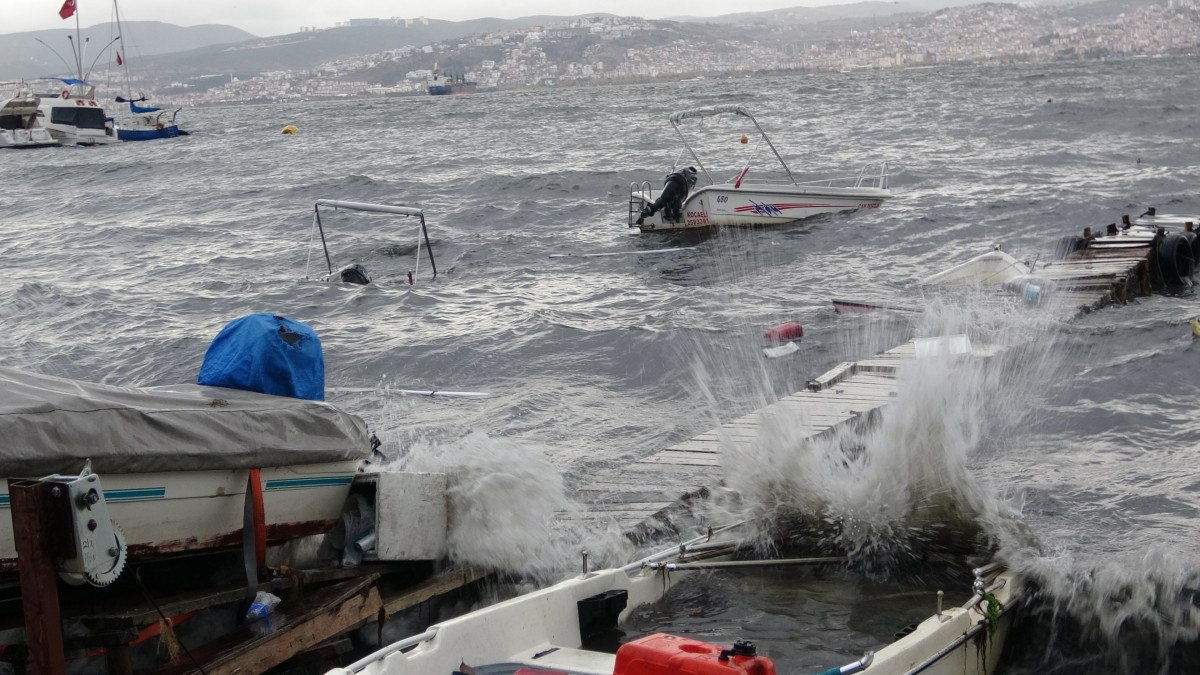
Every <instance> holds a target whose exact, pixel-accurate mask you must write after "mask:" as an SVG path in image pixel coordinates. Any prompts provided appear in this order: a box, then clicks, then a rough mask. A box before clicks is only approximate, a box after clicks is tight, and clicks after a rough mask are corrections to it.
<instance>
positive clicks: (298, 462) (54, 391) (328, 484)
mask: <svg viewBox="0 0 1200 675" xmlns="http://www.w3.org/2000/svg"><path fill="white" fill-rule="evenodd" d="M260 316H263V315H252V317H247V319H251V318H255V317H260ZM276 319H279V320H280V323H279V326H278V328H283V327H285V324H284V321H285V320H283V318H282V317H276ZM232 325H234V324H231V326H232ZM264 325H265V326H266V328H269V329H271V333H272V334H277V335H278V336H279V338H278V339H280V340H284V341H287V340H289V335H290V334H289V333H287V332H284V331H282V330H277V329H276V328H275V324H274V323H271V321H270V320H267V321H266V322H265V324H264ZM287 325H291V324H287ZM265 333H266V331H265V329H264V334H265ZM220 339H221V338H220V337H218V340H220ZM288 344H291V342H290V341H289V343H288ZM298 344H299V343H298ZM216 345H217V343H216V342H214V347H216ZM317 348H318V349H319V345H318V347H317ZM276 351H279V350H278V349H277V350H276ZM214 353H215V352H214V351H213V349H210V354H214ZM239 353H244V350H243V351H242V352H239ZM228 361H229V360H228V359H224V360H213V361H212V362H213V363H216V364H217V365H227V364H228ZM270 361H271V357H270V356H263V357H262V359H261V361H260V362H270ZM209 363H210V360H209V359H208V358H206V365H205V368H208V367H209V365H208V364H209ZM230 367H236V366H230ZM271 373H276V376H278V374H277V371H270V372H269V373H268V375H270V374H271ZM201 377H202V381H211V380H207V379H204V378H205V377H207V376H206V371H205V370H204V369H202V371H201ZM322 382H323V377H322ZM264 390H266V391H270V389H266V388H260V389H259V391H264ZM0 435H2V436H3V437H4V438H5V439H7V442H6V444H5V448H4V451H3V452H0V476H3V477H5V478H10V479H11V478H32V479H40V478H42V477H45V476H49V475H59V474H77V473H80V471H81V468H82V467H84V466H89V467H90V470H89V473H94V474H95V475H97V476H100V477H101V478H102V479H103V491H102V493H103V498H104V500H105V501H106V502H107V504H108V513H109V514H110V515H111V517H112V520H113V522H114V523H116V525H117V526H118V527H119V529H120V530H121V531H123V537H124V541H125V542H126V543H127V545H128V549H129V556H130V559H131V560H135V561H136V560H138V559H142V560H146V559H153V558H157V557H161V556H165V555H169V554H176V553H184V552H188V553H197V552H201V551H205V550H214V549H221V548H228V547H233V546H236V545H237V544H239V543H242V542H243V529H244V528H245V526H246V525H247V520H246V518H247V515H246V514H247V512H248V511H249V508H250V505H251V504H252V503H253V506H254V507H255V509H256V511H257V514H256V515H255V517H254V523H253V524H254V526H255V529H256V530H259V531H261V532H262V535H263V539H264V541H263V542H262V544H263V546H264V547H265V545H266V544H270V543H279V542H283V541H287V540H290V539H295V538H298V537H303V536H308V535H314V534H321V533H325V532H328V531H330V530H331V529H332V528H333V526H334V525H335V523H336V522H337V521H338V519H339V518H340V515H341V510H342V506H343V503H344V502H345V501H346V498H347V495H348V493H349V491H350V485H351V482H352V481H353V480H354V477H355V476H356V475H357V473H358V472H359V470H360V469H361V468H362V465H363V461H364V460H365V459H367V457H368V456H369V455H370V454H371V451H372V446H371V441H370V437H369V435H368V432H367V430H366V425H365V424H364V423H363V421H362V420H361V419H360V418H358V417H357V416H354V415H351V414H349V413H346V412H343V411H342V410H340V409H338V408H336V407H334V406H332V405H330V404H328V403H324V402H323V401H319V400H311V399H304V398H295V397H294V396H283V395H272V394H265V393H258V392H257V391H248V390H246V389H244V388H237V389H235V388H230V386H210V385H199V384H185V385H174V386H166V387H149V388H134V387H117V386H110V385H103V384H94V383H87V382H79V381H76V380H70V379H66V378H61V377H52V376H49V375H41V374H36V373H30V372H25V371H21V370H16V369H13V368H0ZM0 489H3V490H4V492H3V494H0V511H3V512H8V511H9V510H10V508H11V507H12V504H11V501H10V494H9V486H8V485H7V483H5V487H3V488H0ZM16 558H17V551H16V543H15V541H14V534H13V524H12V518H11V515H10V513H0V573H11V572H13V571H15V570H16ZM87 581H89V582H91V583H93V584H94V585H105V583H106V582H108V581H111V580H109V579H103V578H100V579H88V580H87Z"/></svg>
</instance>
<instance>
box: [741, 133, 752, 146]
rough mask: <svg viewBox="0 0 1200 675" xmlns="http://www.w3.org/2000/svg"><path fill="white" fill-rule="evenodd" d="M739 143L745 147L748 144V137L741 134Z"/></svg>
mask: <svg viewBox="0 0 1200 675" xmlns="http://www.w3.org/2000/svg"><path fill="white" fill-rule="evenodd" d="M741 141H742V144H743V145H745V144H746V143H749V142H750V137H749V136H747V135H746V134H742V138H741Z"/></svg>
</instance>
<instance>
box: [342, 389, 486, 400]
mask: <svg viewBox="0 0 1200 675" xmlns="http://www.w3.org/2000/svg"><path fill="white" fill-rule="evenodd" d="M325 391H327V392H331V393H334V394H374V393H380V394H400V395H401V396H430V397H437V398H488V397H489V396H491V394H490V393H487V392H483V391H441V390H440V389H389V388H382V387H328V388H326V389H325Z"/></svg>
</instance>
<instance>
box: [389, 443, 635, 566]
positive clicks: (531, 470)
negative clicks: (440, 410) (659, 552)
mask: <svg viewBox="0 0 1200 675" xmlns="http://www.w3.org/2000/svg"><path fill="white" fill-rule="evenodd" d="M386 468H390V469H396V470H403V471H428V472H444V473H446V474H447V479H448V483H449V487H448V490H447V500H448V503H449V521H450V522H449V532H448V535H447V547H448V555H449V558H450V560H452V561H454V562H456V563H460V564H465V565H475V566H480V567H486V568H490V569H497V570H501V571H505V572H508V573H512V574H518V575H524V576H528V577H532V578H533V579H534V580H535V581H537V582H539V583H545V582H548V581H557V580H558V578H560V577H561V576H562V574H563V573H564V571H566V570H570V569H577V568H578V565H579V560H580V554H581V552H583V551H587V552H588V554H589V556H590V558H591V560H593V561H595V562H594V564H601V565H603V564H615V563H618V562H626V560H627V558H628V557H629V555H631V553H632V548H631V546H630V545H629V543H628V541H627V540H626V539H625V538H624V537H623V536H622V534H621V533H620V532H619V531H617V530H616V529H615V528H609V529H605V528H603V527H582V526H578V525H576V526H571V527H568V526H566V525H564V523H578V522H579V521H580V517H579V516H580V507H579V505H578V504H577V503H576V502H574V501H573V500H572V499H570V498H569V497H568V496H567V491H566V488H565V486H564V483H563V479H562V475H561V474H560V473H559V471H558V469H557V468H556V467H555V466H554V465H553V464H552V463H551V462H550V461H549V459H547V457H546V454H545V453H544V452H542V451H540V450H538V449H536V448H533V447H529V446H525V445H520V444H517V443H515V442H512V441H508V440H504V439H494V438H491V437H489V436H488V435H487V434H484V433H480V432H471V433H469V434H467V435H466V436H464V437H462V438H459V439H457V440H453V441H444V440H443V441H433V442H431V441H428V440H425V441H417V442H414V443H412V444H411V445H410V446H409V447H408V448H407V450H406V452H405V453H404V454H403V456H401V457H400V458H399V459H398V460H396V461H395V462H393V463H392V464H390V465H388V466H387V467H386Z"/></svg>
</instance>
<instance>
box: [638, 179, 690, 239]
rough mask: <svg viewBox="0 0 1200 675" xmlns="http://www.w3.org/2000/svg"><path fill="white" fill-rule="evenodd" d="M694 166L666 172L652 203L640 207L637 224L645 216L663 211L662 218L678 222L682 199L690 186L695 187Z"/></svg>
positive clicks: (681, 212) (681, 215)
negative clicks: (661, 186) (660, 189)
mask: <svg viewBox="0 0 1200 675" xmlns="http://www.w3.org/2000/svg"><path fill="white" fill-rule="evenodd" d="M696 177H697V174H696V167H694V166H689V167H685V168H683V169H680V170H679V171H676V172H674V173H669V174H667V177H666V179H665V181H664V182H663V189H662V192H661V193H660V194H659V195H658V199H655V200H654V201H653V202H652V203H650V204H648V205H647V206H646V208H644V209H642V213H641V215H640V217H639V218H638V219H637V224H638V225H641V224H642V222H643V221H645V219H646V218H649V217H650V216H652V215H654V214H655V213H658V212H659V211H662V212H663V220H667V221H672V222H676V223H677V222H680V221H681V220H683V200H684V199H687V196H688V193H689V192H691V190H692V188H694V187H696Z"/></svg>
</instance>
